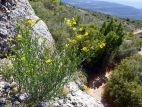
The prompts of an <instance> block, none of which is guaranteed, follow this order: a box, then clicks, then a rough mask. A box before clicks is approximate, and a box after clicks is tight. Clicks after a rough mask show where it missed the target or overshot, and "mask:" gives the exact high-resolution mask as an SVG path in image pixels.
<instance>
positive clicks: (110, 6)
mask: <svg viewBox="0 0 142 107" xmlns="http://www.w3.org/2000/svg"><path fill="white" fill-rule="evenodd" d="M62 1H63V2H65V3H69V4H72V5H74V6H78V7H83V8H86V9H91V10H95V11H99V12H104V13H108V14H111V15H114V16H119V17H129V18H134V19H140V20H142V10H140V9H136V8H134V7H131V6H126V5H122V4H118V3H112V2H106V1H97V0H89V1H86V0H62Z"/></svg>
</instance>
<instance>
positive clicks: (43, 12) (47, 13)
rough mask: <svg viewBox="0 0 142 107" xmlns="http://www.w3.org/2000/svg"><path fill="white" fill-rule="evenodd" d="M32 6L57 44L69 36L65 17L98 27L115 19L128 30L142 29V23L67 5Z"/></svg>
mask: <svg viewBox="0 0 142 107" xmlns="http://www.w3.org/2000/svg"><path fill="white" fill-rule="evenodd" d="M31 5H32V7H33V8H34V10H35V12H36V14H37V15H38V16H39V17H40V18H41V19H43V20H44V21H45V22H46V23H47V25H48V26H49V30H50V32H51V33H52V35H53V37H54V38H55V40H56V42H59V43H61V42H62V40H63V39H62V38H65V37H67V36H69V33H68V30H67V26H66V25H65V24H64V18H65V17H67V18H71V17H76V18H77V17H79V18H80V22H81V23H84V24H89V23H94V24H95V25H97V26H100V25H102V23H103V22H104V21H110V19H112V18H115V19H116V20H117V21H118V22H122V23H123V24H124V26H125V28H126V29H127V30H135V29H137V28H140V27H142V21H136V20H133V19H128V18H127V19H124V18H117V17H113V16H111V15H108V14H103V13H100V12H94V11H90V10H86V9H82V8H78V7H75V6H71V5H69V4H65V3H61V5H56V6H54V5H52V4H51V3H49V2H48V0H42V1H31Z"/></svg>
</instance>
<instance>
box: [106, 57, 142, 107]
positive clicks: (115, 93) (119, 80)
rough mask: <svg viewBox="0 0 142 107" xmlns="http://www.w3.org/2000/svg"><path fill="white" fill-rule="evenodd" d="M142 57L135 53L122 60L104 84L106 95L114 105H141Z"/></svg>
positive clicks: (137, 106) (127, 106) (136, 106)
mask: <svg viewBox="0 0 142 107" xmlns="http://www.w3.org/2000/svg"><path fill="white" fill-rule="evenodd" d="M141 64H142V57H141V56H140V55H135V56H132V57H128V58H127V59H124V60H122V62H121V63H120V65H119V66H118V67H116V69H115V70H114V71H113V74H112V76H111V78H110V79H109V80H108V82H107V85H106V90H105V91H106V92H105V94H106V96H108V98H109V99H111V100H112V102H113V104H114V105H113V106H114V107H141V106H142V66H141Z"/></svg>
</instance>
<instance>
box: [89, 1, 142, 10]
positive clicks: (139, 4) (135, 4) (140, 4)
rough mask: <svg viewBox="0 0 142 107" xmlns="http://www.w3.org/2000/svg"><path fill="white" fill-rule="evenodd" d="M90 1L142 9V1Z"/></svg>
mask: <svg viewBox="0 0 142 107" xmlns="http://www.w3.org/2000/svg"><path fill="white" fill-rule="evenodd" d="M88 1H89V0H88ZM90 1H107V2H114V3H119V4H124V5H128V6H133V7H135V8H139V9H142V0H90Z"/></svg>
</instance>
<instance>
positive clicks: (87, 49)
mask: <svg viewBox="0 0 142 107" xmlns="http://www.w3.org/2000/svg"><path fill="white" fill-rule="evenodd" d="M81 50H82V51H84V52H88V51H89V48H87V47H83V48H82V49H81Z"/></svg>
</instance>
